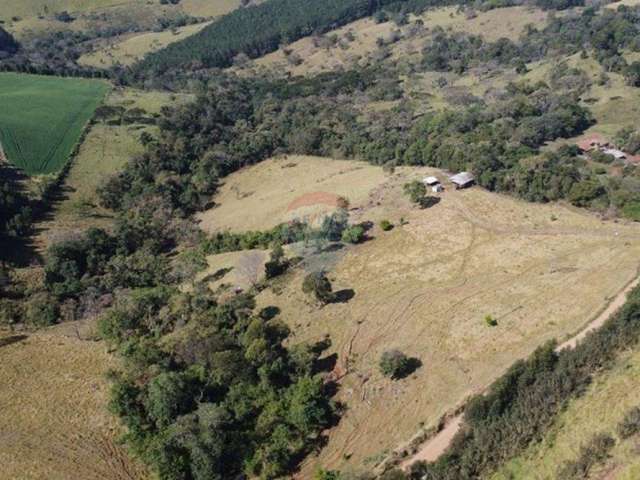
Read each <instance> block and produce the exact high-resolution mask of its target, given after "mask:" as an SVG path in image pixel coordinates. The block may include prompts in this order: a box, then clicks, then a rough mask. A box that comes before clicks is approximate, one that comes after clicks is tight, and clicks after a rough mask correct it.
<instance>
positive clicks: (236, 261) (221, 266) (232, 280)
mask: <svg viewBox="0 0 640 480" xmlns="http://www.w3.org/2000/svg"><path fill="white" fill-rule="evenodd" d="M267 260H268V254H267V252H265V251H262V250H243V251H240V252H229V253H221V254H218V255H209V256H208V257H207V263H208V267H207V268H206V270H204V271H202V272H199V273H198V275H197V276H196V280H197V281H202V280H205V281H206V282H207V284H208V286H209V288H211V289H212V290H214V291H215V290H217V289H219V288H220V287H222V286H224V285H228V286H230V287H231V288H240V289H242V290H248V289H250V288H251V287H252V286H253V284H255V283H256V282H258V281H261V280H263V279H264V276H265V274H264V264H265V263H266V261H267ZM216 274H217V275H216Z"/></svg>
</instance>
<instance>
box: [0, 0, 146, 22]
mask: <svg viewBox="0 0 640 480" xmlns="http://www.w3.org/2000/svg"><path fill="white" fill-rule="evenodd" d="M137 3H146V2H145V1H144V0H19V1H14V0H3V1H2V2H0V19H7V20H8V19H11V18H13V17H20V18H29V17H39V16H47V15H54V14H56V13H59V12H63V11H68V12H84V13H87V12H91V11H94V10H98V9H103V8H108V7H113V6H117V5H122V4H126V5H134V4H137Z"/></svg>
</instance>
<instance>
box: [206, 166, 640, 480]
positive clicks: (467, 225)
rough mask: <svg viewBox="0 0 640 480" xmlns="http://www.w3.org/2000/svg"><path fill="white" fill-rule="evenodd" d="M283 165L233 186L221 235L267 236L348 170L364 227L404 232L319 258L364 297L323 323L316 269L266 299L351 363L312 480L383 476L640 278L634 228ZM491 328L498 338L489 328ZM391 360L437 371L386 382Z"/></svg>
mask: <svg viewBox="0 0 640 480" xmlns="http://www.w3.org/2000/svg"><path fill="white" fill-rule="evenodd" d="M291 160H292V158H291V157H290V158H289V161H291ZM296 161H299V162H301V161H302V159H297V160H296ZM307 161H308V160H307ZM322 162H324V163H325V167H324V169H325V170H324V173H321V172H322ZM283 163H285V161H284V160H271V161H268V162H266V163H264V164H261V165H257V166H255V167H251V168H248V169H245V170H243V171H241V172H238V173H236V174H234V175H232V176H231V177H230V178H229V182H228V184H227V185H225V187H223V193H222V194H221V197H219V198H218V199H219V200H220V198H222V197H223V202H222V205H221V206H220V207H218V208H216V209H213V210H212V211H211V212H209V213H208V214H207V222H208V223H207V226H208V228H209V230H210V231H213V230H215V229H216V228H231V229H234V230H249V229H255V228H266V227H268V226H270V225H271V224H272V223H277V222H278V221H281V220H283V219H286V207H287V205H288V204H289V202H291V201H292V200H293V199H294V198H297V197H299V196H301V195H304V194H305V193H310V192H316V191H321V190H323V189H324V187H325V186H326V185H327V184H328V181H329V180H328V179H331V178H333V177H332V175H334V176H335V175H336V171H340V170H343V171H344V172H343V173H342V174H341V175H339V176H337V177H335V178H336V181H337V179H341V184H342V185H343V188H347V187H346V186H347V185H348V188H349V191H350V192H351V197H349V194H348V193H349V191H346V190H343V191H340V192H338V193H340V194H343V195H346V196H347V197H348V198H350V199H352V205H353V207H354V209H353V210H351V212H350V213H351V219H352V221H353V222H360V221H367V220H370V221H373V222H374V223H375V224H377V223H378V222H379V221H380V220H382V219H385V218H386V219H389V220H390V221H391V222H393V223H394V224H395V225H396V227H395V228H394V229H393V230H392V231H390V232H382V231H381V230H380V229H379V228H378V227H375V228H374V229H373V231H372V236H373V237H374V238H373V239H372V240H370V241H368V242H365V243H364V244H362V245H359V246H353V247H348V248H346V249H343V250H341V251H339V252H337V253H335V254H334V256H333V257H332V256H331V255H332V254H323V255H325V257H322V256H319V257H317V258H315V257H313V256H312V257H311V258H308V260H307V263H306V265H313V267H311V268H313V269H317V268H322V267H324V268H326V269H327V270H328V271H329V277H330V278H331V279H332V281H333V284H334V289H335V290H343V289H353V290H354V291H355V296H354V297H353V299H351V300H350V301H349V302H347V303H340V304H332V305H328V306H326V307H323V308H322V309H318V308H317V306H316V305H314V304H313V303H312V302H310V301H309V299H308V298H307V297H306V296H305V295H303V294H302V292H301V282H302V278H303V276H304V268H305V267H304V266H303V267H301V268H298V269H296V270H294V271H293V272H292V273H291V274H290V275H291V277H290V278H291V279H292V280H291V282H290V284H288V285H284V286H283V285H282V284H279V286H278V288H277V289H276V292H274V291H272V290H266V291H263V292H262V293H261V294H260V295H259V297H258V303H259V307H264V306H268V305H275V306H277V307H279V308H280V309H281V310H282V317H283V319H284V320H285V321H286V322H287V323H289V324H290V326H291V327H292V331H293V332H294V333H293V340H292V341H293V342H300V341H311V342H312V341H318V340H321V339H322V338H323V337H324V336H325V335H326V334H329V335H330V336H331V339H332V342H333V346H332V348H331V351H330V352H328V353H337V354H338V363H337V366H336V368H335V370H334V376H336V377H338V378H341V381H340V390H339V394H338V399H339V400H341V401H343V402H345V403H346V404H347V406H348V408H347V412H346V414H345V416H344V417H343V418H342V420H341V421H340V423H339V425H338V426H337V427H336V428H335V429H333V430H332V431H331V432H330V435H329V442H328V445H327V446H326V447H325V448H324V449H323V450H322V451H321V452H320V455H319V457H318V458H310V459H308V461H307V462H306V463H305V466H304V469H303V475H310V474H311V472H313V470H314V469H315V468H316V467H317V466H318V465H324V466H326V467H334V468H336V467H340V468H354V469H356V470H357V469H362V468H364V466H366V467H367V468H371V467H373V466H374V465H375V464H376V463H377V462H379V461H381V460H382V459H383V458H384V456H385V455H386V454H387V453H389V452H390V451H392V450H393V449H394V448H396V447H397V446H399V445H401V444H403V443H404V442H406V441H408V440H409V439H410V438H411V437H413V436H414V435H415V434H416V433H418V432H419V431H420V430H421V427H422V425H424V427H425V428H426V427H430V426H432V425H433V423H434V422H436V421H437V419H439V418H440V416H441V415H442V414H444V413H445V412H448V411H450V410H451V409H453V408H454V407H455V406H456V405H458V404H460V403H461V402H463V401H464V399H465V398H466V397H467V396H468V395H470V394H471V393H473V392H475V391H479V390H481V389H483V388H484V387H485V386H486V385H487V384H489V383H490V382H491V381H492V380H493V379H495V378H496V377H497V376H499V375H500V374H501V373H502V372H503V371H504V370H505V369H506V368H507V367H508V366H509V365H511V364H512V362H513V361H514V360H515V359H517V358H522V357H524V356H526V355H527V354H529V353H530V352H531V351H532V350H533V349H534V348H536V347H537V346H539V345H540V344H542V343H543V342H544V341H546V340H548V339H551V338H559V339H562V338H566V337H568V336H570V335H571V334H572V333H575V332H577V331H579V330H580V329H581V327H582V326H583V325H585V324H586V323H587V322H588V321H589V320H590V319H591V318H593V317H594V316H595V315H597V313H598V311H599V310H600V309H602V308H603V307H604V306H605V304H606V303H607V299H608V298H610V297H612V296H614V295H615V294H616V293H617V292H618V291H619V290H621V289H622V288H623V287H624V285H626V284H627V283H628V282H629V281H630V279H631V278H633V277H634V276H635V275H636V273H637V269H638V255H639V254H640V242H639V241H638V240H640V227H639V226H637V225H635V224H625V223H614V222H605V221H602V220H600V219H598V218H597V217H595V216H592V215H590V214H588V213H586V212H583V211H577V210H575V209H572V208H569V207H565V206H562V205H535V204H530V203H526V202H521V201H518V200H515V199H512V198H509V197H504V196H499V195H495V194H491V193H489V192H486V191H484V190H482V189H479V188H473V189H470V190H464V191H455V190H452V189H451V188H448V190H447V191H446V192H445V193H443V194H440V198H441V201H440V203H438V204H436V205H435V206H433V207H431V208H428V209H425V210H419V209H417V208H415V207H412V206H411V205H410V204H409V203H408V201H407V200H406V199H405V198H404V195H403V194H402V192H401V190H402V185H403V184H404V183H405V182H406V181H407V180H409V179H412V178H421V177H422V176H423V175H425V174H427V173H436V174H437V175H439V176H440V177H441V178H442V179H444V178H445V177H444V176H443V174H442V172H438V171H435V170H431V169H426V168H420V169H415V168H408V167H407V168H400V169H398V170H397V173H396V174H395V175H393V176H384V175H383V174H382V173H381V172H380V169H379V168H378V167H373V166H366V165H362V164H358V163H355V164H353V165H354V166H357V167H358V170H355V172H357V175H356V174H355V173H354V174H353V177H351V178H350V179H348V178H349V177H347V175H349V173H348V170H347V167H348V165H349V164H348V162H338V163H336V162H335V161H333V160H324V161H322V160H318V159H312V162H311V163H309V164H305V165H308V166H307V167H306V168H298V167H292V168H290V169H282V164H283ZM336 165H340V167H337V166H336ZM319 178H326V179H327V180H325V181H324V183H323V182H319V181H318V179H319ZM374 180H375V181H374ZM318 185H322V188H318ZM231 187H233V189H232V188H231ZM278 187H279V190H278ZM327 190H328V189H327ZM278 191H279V192H280V193H281V194H282V196H283V197H284V198H283V199H280V198H279V197H278V196H277V193H278ZM353 199H357V200H356V201H354V200H353ZM401 217H404V219H405V221H406V222H407V223H406V225H404V226H401V225H400V218H401ZM267 219H269V220H270V221H268V220H267ZM576 299H579V301H576ZM488 314H490V315H493V316H494V317H495V318H497V319H498V326H497V327H495V328H490V327H488V326H487V325H486V324H485V322H484V317H485V316H486V315H488ZM390 348H399V349H401V350H402V351H404V352H405V353H407V354H408V355H412V356H416V357H418V358H420V359H421V360H422V362H423V363H424V366H423V367H422V368H421V369H419V370H418V371H417V372H416V373H415V374H414V375H413V376H411V377H410V378H408V379H405V380H402V381H397V382H393V381H390V380H387V379H384V378H382V376H381V375H380V373H379V372H378V368H377V362H378V360H379V357H380V355H381V353H382V352H383V351H384V350H387V349H390Z"/></svg>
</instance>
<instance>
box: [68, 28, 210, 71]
mask: <svg viewBox="0 0 640 480" xmlns="http://www.w3.org/2000/svg"><path fill="white" fill-rule="evenodd" d="M207 25H209V22H204V23H198V24H195V25H188V26H186V27H182V28H178V29H176V30H175V31H164V32H147V33H141V34H136V35H133V36H129V37H128V38H126V39H125V40H122V41H120V42H116V43H114V44H111V45H107V46H105V47H103V48H101V49H99V50H96V51H95V52H92V53H88V54H86V55H83V56H81V57H80V58H79V59H78V63H79V64H80V65H86V66H89V67H96V68H111V67H113V66H114V65H117V64H120V65H132V64H134V63H135V62H137V61H138V60H140V59H141V58H142V57H144V56H145V55H146V54H148V53H152V52H156V51H158V50H160V49H162V48H164V47H166V46H167V45H169V44H171V43H174V42H178V41H180V40H184V39H185V38H187V37H189V36H191V35H193V34H194V33H198V32H199V31H200V30H202V29H203V28H204V27H206V26H207Z"/></svg>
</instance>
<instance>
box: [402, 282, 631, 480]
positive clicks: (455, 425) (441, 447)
mask: <svg viewBox="0 0 640 480" xmlns="http://www.w3.org/2000/svg"><path fill="white" fill-rule="evenodd" d="M639 284H640V277H638V278H636V279H634V280H633V281H632V282H631V283H629V284H628V285H627V286H626V287H625V288H624V289H622V290H621V291H620V292H619V293H618V294H617V295H616V296H615V297H614V298H613V299H612V300H611V302H610V303H609V305H607V307H606V308H605V309H604V310H603V311H602V312H601V313H600V314H599V315H598V316H597V317H596V318H594V319H593V320H592V321H591V322H589V324H588V325H587V326H586V327H585V328H584V329H582V330H581V331H580V332H579V333H578V334H576V335H575V336H573V337H572V338H570V339H569V340H567V341H565V342H563V343H562V344H560V345H559V346H558V347H557V348H556V352H559V351H560V350H564V349H565V348H575V347H576V346H577V345H578V343H579V342H580V341H581V340H583V339H584V338H585V337H586V336H587V335H588V334H589V333H590V332H593V331H594V330H597V329H598V328H600V327H602V325H604V323H605V322H606V321H607V320H608V319H609V318H611V316H612V315H614V314H615V313H616V312H617V311H618V310H619V309H620V308H621V307H622V306H623V305H624V303H625V302H626V300H627V295H628V294H629V293H630V292H631V291H632V290H633V289H634V288H635V287H637V286H638V285H639ZM462 419H463V414H462V413H461V414H459V415H457V416H455V417H451V418H450V419H449V420H448V421H447V423H446V424H445V426H444V428H443V429H442V430H440V431H439V432H438V433H437V434H436V435H435V436H433V437H431V438H430V439H429V440H428V441H427V442H425V443H424V444H423V445H422V447H421V448H420V450H418V451H417V452H416V453H415V454H414V455H413V456H411V457H409V458H408V459H406V460H405V461H403V462H402V463H401V464H400V467H401V468H402V469H403V470H406V469H408V468H409V467H410V466H411V465H412V464H414V463H415V462H418V461H424V462H433V461H436V460H437V459H438V458H439V457H440V456H441V455H442V454H443V453H444V452H445V451H446V450H447V448H449V445H450V444H451V442H452V440H453V437H454V436H455V434H456V433H458V430H460V427H461V425H462Z"/></svg>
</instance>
